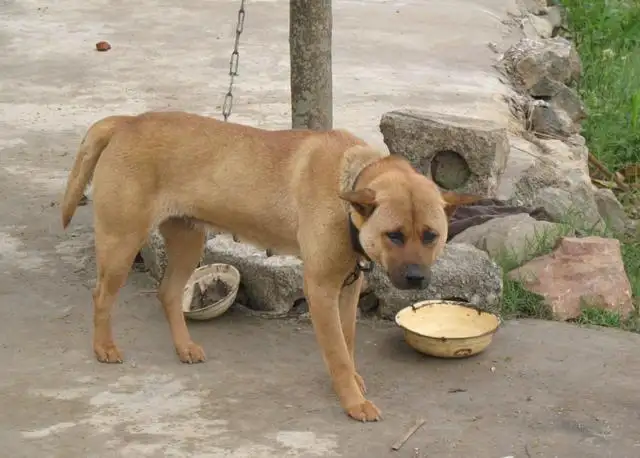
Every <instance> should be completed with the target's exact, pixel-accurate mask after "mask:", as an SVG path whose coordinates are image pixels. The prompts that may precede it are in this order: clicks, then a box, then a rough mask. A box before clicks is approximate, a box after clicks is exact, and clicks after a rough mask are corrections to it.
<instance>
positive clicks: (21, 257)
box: [0, 0, 640, 458]
mask: <svg viewBox="0 0 640 458" xmlns="http://www.w3.org/2000/svg"><path fill="white" fill-rule="evenodd" d="M188 3H189V6H188V7H186V6H184V7H183V6H180V5H179V4H178V3H176V2H169V1H166V0H156V1H151V0H146V1H143V2H137V3H130V2H120V1H109V2H108V1H106V0H104V1H100V0H85V1H82V2H81V1H78V0H62V1H58V2H53V3H51V5H50V6H42V5H45V3H43V2H36V1H32V0H14V1H8V2H7V1H5V2H3V3H2V5H1V6H0V12H1V13H2V14H0V49H2V52H1V53H0V69H2V70H1V72H0V274H1V275H0V336H1V338H0V365H1V367H2V370H1V371H0V444H1V445H2V456H7V457H12V458H19V457H29V458H32V457H65V458H68V457H136V458H137V457H161V456H166V457H186V456H197V457H227V458H240V457H250V458H261V457H285V456H286V457H314V456H336V457H354V458H358V457H372V458H377V457H386V456H399V457H416V456H419V457H427V456H429V457H477V458H484V457H487V458H500V457H506V456H514V457H536V456H538V457H563V458H564V457H594V458H595V457H598V458H604V457H615V458H625V457H629V458H631V457H637V456H639V454H640V435H639V434H638V426H639V425H640V417H639V416H638V412H640V402H639V395H640V390H639V389H638V380H640V356H639V353H638V352H637V348H638V345H640V336H638V335H632V334H627V333H622V332H616V331H604V330H586V329H580V328H577V327H574V326H569V325H563V324H558V323H549V322H537V321H524V322H509V323H507V324H506V325H505V326H504V328H503V329H502V330H501V331H500V332H499V333H498V335H497V337H496V340H495V342H494V344H493V345H492V346H491V347H490V349H489V350H488V351H487V352H486V353H485V354H483V355H480V356H478V357H476V358H472V359H468V360H463V361H442V360H435V359H430V358H426V357H422V356H421V355H419V354H417V353H415V352H413V351H411V350H410V349H409V348H408V347H407V346H406V345H405V344H404V342H403V340H402V335H401V333H400V331H399V330H398V329H397V328H395V327H394V326H393V325H392V324H388V323H387V324H384V323H375V322H363V323H361V325H360V330H359V334H358V349H357V354H358V356H357V358H358V365H359V368H360V373H361V374H362V375H363V376H364V377H365V379H366V381H367V384H368V387H369V390H370V397H371V399H372V400H373V401H374V402H376V403H377V405H378V406H379V407H380V408H381V409H382V410H383V412H384V414H385V419H384V421H383V422H381V423H374V424H360V423H356V422H353V421H350V420H348V419H347V418H346V417H345V415H344V414H343V413H342V412H341V411H340V409H339V407H338V404H337V401H336V399H335V397H334V395H333V393H332V391H331V389H330V386H329V382H328V376H327V374H326V372H325V369H324V367H323V364H322V360H321V358H320V354H319V352H318V350H317V347H316V343H315V340H314V338H313V334H312V331H311V328H310V325H309V324H308V323H306V322H296V321H271V320H259V319H256V318H252V317H249V316H246V315H244V314H243V313H242V311H241V310H234V309H232V310H231V311H230V312H229V313H228V314H227V315H225V316H223V317H221V318H220V319H218V320H216V321H212V322H207V323H196V324H192V325H191V329H192V332H193V335H194V338H195V339H197V341H199V342H200V343H201V344H203V346H204V347H205V350H207V352H208V355H209V361H208V362H207V363H205V364H202V365H195V366H186V365H182V364H180V363H179V362H178V360H177V358H176V356H175V355H174V351H173V348H172V344H171V340H170V336H169V331H168V327H167V324H166V322H165V319H164V316H163V314H162V312H161V310H160V307H159V305H158V304H157V302H156V300H155V298H154V297H153V296H152V295H150V294H149V293H148V290H149V289H150V288H153V284H152V283H151V281H150V280H149V278H148V277H147V276H146V275H145V274H142V273H134V274H133V275H132V276H131V277H130V281H129V283H128V285H127V286H126V287H125V288H124V289H123V291H122V294H121V296H120V303H119V304H120V305H119V308H118V309H117V313H116V316H115V327H116V332H117V338H118V342H119V344H120V347H121V349H122V350H124V353H125V358H126V362H125V363H124V364H123V365H118V366H114V365H109V366H107V365H102V364H99V363H97V362H96V361H95V360H94V358H93V355H92V351H91V342H90V338H91V333H90V329H91V328H90V326H91V302H90V301H91V294H90V288H91V284H92V282H93V277H94V266H93V253H92V233H91V231H92V226H91V215H90V207H83V208H81V209H80V210H79V212H78V214H77V217H76V219H75V220H74V222H73V224H72V227H71V228H70V230H69V231H68V232H67V233H63V232H62V231H61V228H60V216H59V209H58V207H57V200H58V198H59V196H60V193H61V191H62V189H63V186H64V180H65V178H66V173H67V170H68V168H69V166H70V164H71V161H72V159H73V155H74V154H75V149H76V147H77V144H78V142H79V140H80V138H81V136H82V134H83V132H84V130H85V129H86V128H87V127H88V125H89V124H90V123H91V122H93V121H95V120H97V119H99V118H100V117H102V116H105V115H109V114H113V113H116V112H124V113H131V112H139V111H143V110H147V109H166V108H179V109H186V110H191V111H196V112H201V113H209V114H212V115H216V116H217V115H218V113H219V105H220V103H221V101H222V96H223V94H224V92H225V90H226V85H227V75H226V73H225V72H226V68H227V62H228V57H229V53H230V51H231V46H232V32H233V28H234V24H233V21H234V20H235V17H236V8H237V6H238V3H239V2H238V1H228V0H217V1H203V0H192V1H190V2H188ZM287 4H288V2H287V1H285V0H280V1H267V0H260V1H259V0H253V1H249V2H248V5H247V8H248V14H247V22H246V29H245V33H244V34H243V36H242V45H241V57H240V69H241V70H240V71H241V75H240V78H239V80H238V85H237V89H236V94H237V96H236V104H235V108H234V114H233V116H232V118H231V119H232V120H234V121H240V122H246V123H250V124H254V125H260V126H266V127H287V126H288V124H289V109H288V92H287V91H288V57H287V29H288V24H287ZM184 5H186V2H185V3H184ZM508 8H512V5H509V4H507V0H476V1H474V2H469V1H461V0H457V1H456V0H441V1H429V2H426V1H425V0H407V1H396V2H390V1H374V0H367V1H366V2H364V1H347V0H341V1H337V2H334V17H335V56H334V71H335V104H336V108H335V124H336V126H340V127H347V128H349V129H351V130H353V131H354V132H356V133H358V134H360V135H361V136H363V137H364V138H366V139H367V140H369V141H371V142H373V143H378V144H380V143H381V136H380V134H379V133H378V130H377V124H378V121H379V117H380V115H381V114H382V113H383V112H384V111H387V110H390V109H397V108H402V107H408V106H412V107H416V106H417V107H428V108H430V109H434V110H438V111H450V112H455V113H458V114H461V113H462V114H467V115H470V116H477V117H484V118H491V119H494V120H496V121H497V122H505V123H506V122H507V120H508V110H507V108H506V105H505V104H504V103H503V102H502V100H501V95H502V94H504V93H505V92H507V88H505V87H504V86H503V85H502V84H501V83H500V82H499V80H498V79H497V75H496V74H495V72H494V71H493V69H492V68H491V62H493V61H494V60H495V54H494V53H493V52H492V51H491V49H490V48H489V46H487V43H489V42H494V43H496V44H497V45H498V47H500V46H504V44H505V43H508V42H509V40H513V39H517V38H518V32H517V31H513V30H510V29H509V28H508V27H507V26H506V25H505V24H503V23H502V22H501V20H502V19H504V18H505V17H506V11H507V9H508ZM99 40H108V41H109V42H111V44H112V46H113V49H112V50H111V51H109V52H107V53H98V52H95V51H94V44H95V42H97V41H99ZM418 417H424V418H425V419H426V424H425V425H424V426H423V427H422V428H421V429H420V430H419V431H418V432H417V433H416V434H415V435H414V436H413V437H412V438H411V439H410V440H409V441H408V442H407V443H406V445H405V446H404V447H403V448H402V449H401V450H400V451H399V452H391V451H390V446H391V444H392V443H393V442H394V441H395V440H396V439H397V438H399V437H400V436H402V435H403V433H404V432H405V431H406V430H407V429H408V428H409V427H410V426H411V425H412V424H413V422H414V421H415V419H416V418H418ZM416 448H417V449H419V451H418V452H415V450H414V449H416Z"/></svg>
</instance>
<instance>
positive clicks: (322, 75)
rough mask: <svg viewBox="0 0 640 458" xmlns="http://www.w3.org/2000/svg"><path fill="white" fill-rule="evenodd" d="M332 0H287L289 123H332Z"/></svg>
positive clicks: (297, 125)
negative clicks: (289, 70) (289, 77)
mask: <svg viewBox="0 0 640 458" xmlns="http://www.w3.org/2000/svg"><path fill="white" fill-rule="evenodd" d="M332 22H333V21H332V14H331V0H290V3H289V55H290V60H291V124H292V127H293V128H294V129H299V128H307V129H313V130H326V129H331V128H332V127H333V81H332V72H331V29H332Z"/></svg>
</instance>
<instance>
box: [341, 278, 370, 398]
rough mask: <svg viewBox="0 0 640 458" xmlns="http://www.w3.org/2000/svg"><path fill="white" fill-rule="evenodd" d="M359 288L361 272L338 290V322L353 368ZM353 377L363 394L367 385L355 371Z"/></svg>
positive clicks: (360, 285)
mask: <svg viewBox="0 0 640 458" xmlns="http://www.w3.org/2000/svg"><path fill="white" fill-rule="evenodd" d="M361 289H362V274H361V275H360V276H359V277H358V279H357V280H356V281H354V282H353V283H351V284H350V285H346V286H343V287H342V291H340V324H341V325H342V333H343V334H344V340H345V342H346V344H347V349H348V350H349V355H351V360H352V361H353V367H354V368H355V366H356V357H355V346H356V343H355V340H356V315H357V312H358V300H359V298H360V290H361ZM355 379H356V383H357V384H358V387H359V388H360V391H362V394H365V393H366V392H367V387H366V386H365V384H364V380H363V379H362V377H361V376H360V374H358V372H357V371H356V373H355Z"/></svg>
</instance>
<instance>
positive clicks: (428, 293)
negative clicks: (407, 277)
mask: <svg viewBox="0 0 640 458" xmlns="http://www.w3.org/2000/svg"><path fill="white" fill-rule="evenodd" d="M367 275H368V277H369V284H370V285H371V288H372V289H373V291H374V293H375V294H376V296H377V297H378V300H379V310H378V313H379V315H380V316H381V317H383V318H387V319H393V317H394V316H395V314H396V313H397V312H398V311H399V310H401V309H402V308H404V307H407V306H409V305H411V304H413V303H415V302H418V301H422V300H428V299H456V300H463V301H466V302H469V303H471V304H473V305H475V306H477V307H478V308H480V309H482V310H487V311H491V312H497V311H498V309H499V304H500V300H501V297H502V286H503V285H502V269H501V268H500V267H499V266H498V265H497V264H496V263H495V262H493V261H492V260H491V259H490V258H489V255H487V253H485V252H484V251H481V250H479V249H477V248H475V247H473V246H471V245H467V244H462V243H459V244H448V245H447V246H446V247H445V250H444V252H443V254H442V256H441V257H440V258H438V260H437V261H436V262H435V264H434V265H433V267H432V270H431V283H430V284H429V286H428V287H427V288H425V289H423V290H413V291H411V290H399V289H396V288H395V287H394V286H393V285H392V284H391V282H390V281H389V278H388V277H387V274H386V273H385V272H384V271H382V270H381V269H380V268H379V266H376V267H374V269H373V270H372V271H371V272H370V273H369V274H367Z"/></svg>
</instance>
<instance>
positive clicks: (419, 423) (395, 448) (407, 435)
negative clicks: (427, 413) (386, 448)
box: [391, 418, 426, 451]
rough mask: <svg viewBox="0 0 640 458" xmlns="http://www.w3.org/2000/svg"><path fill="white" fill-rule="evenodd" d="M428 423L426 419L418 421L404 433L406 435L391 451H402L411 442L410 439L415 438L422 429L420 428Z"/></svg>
mask: <svg viewBox="0 0 640 458" xmlns="http://www.w3.org/2000/svg"><path fill="white" fill-rule="evenodd" d="M425 423H426V420H424V419H422V418H421V419H419V420H418V421H416V422H415V424H414V425H413V426H412V427H411V428H410V429H409V430H408V431H407V432H406V433H404V435H403V436H402V437H401V438H400V439H398V440H397V441H396V442H395V443H394V444H393V445H392V446H391V450H395V451H398V450H400V448H401V447H402V446H403V445H404V444H405V442H407V441H408V440H409V438H410V437H411V436H413V434H414V433H415V432H416V431H417V430H418V429H420V427H421V426H422V425H424V424H425Z"/></svg>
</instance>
